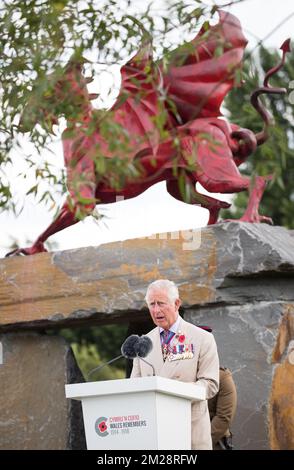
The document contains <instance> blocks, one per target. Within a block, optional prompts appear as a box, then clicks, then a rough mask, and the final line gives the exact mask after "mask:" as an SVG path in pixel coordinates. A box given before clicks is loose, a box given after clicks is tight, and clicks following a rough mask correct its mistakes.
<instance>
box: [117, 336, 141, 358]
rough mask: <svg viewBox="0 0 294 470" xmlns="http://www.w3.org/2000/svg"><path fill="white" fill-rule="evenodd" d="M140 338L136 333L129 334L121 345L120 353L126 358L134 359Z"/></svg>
mask: <svg viewBox="0 0 294 470" xmlns="http://www.w3.org/2000/svg"><path fill="white" fill-rule="evenodd" d="M140 340H141V338H140V337H139V336H138V335H131V336H129V337H128V338H127V339H126V340H125V342H124V343H123V344H122V346H121V353H122V355H123V356H124V357H126V358H127V359H134V358H135V357H136V356H137V349H136V348H137V346H138V344H139V342H140Z"/></svg>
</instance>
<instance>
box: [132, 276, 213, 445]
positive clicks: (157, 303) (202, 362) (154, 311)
mask: <svg viewBox="0 0 294 470" xmlns="http://www.w3.org/2000/svg"><path fill="white" fill-rule="evenodd" d="M145 299H146V302H147V305H148V308H149V312H150V315H151V317H152V320H153V322H154V323H155V325H156V328H154V329H153V330H152V331H150V332H149V333H148V334H147V336H149V338H150V339H151V340H152V343H153V349H152V351H151V352H150V353H149V355H148V356H147V357H146V360H147V361H148V362H149V363H150V364H152V365H153V366H154V369H155V373H156V375H159V376H161V377H167V378H169V379H175V380H180V381H182V382H193V383H197V384H202V385H203V386H204V387H205V389H206V399H209V398H212V397H213V396H214V395H215V394H216V393H217V391H218V382H219V359H218V354H217V348H216V344H215V340H214V337H213V335H212V334H211V333H208V332H207V331H204V330H203V329H201V328H198V327H197V326H195V325H192V324H191V323H188V322H186V321H185V320H183V319H182V318H181V317H180V316H179V307H180V305H181V301H180V298H179V292H178V288H177V286H176V285H175V284H174V283H173V282H171V281H168V280H167V279H164V280H163V279H160V280H158V281H155V282H153V283H152V284H150V285H149V286H148V289H147V294H146V297H145ZM148 375H152V369H151V367H150V366H149V365H148V364H146V363H145V362H141V361H139V359H134V363H133V370H132V373H131V377H145V376H148ZM171 412H172V410H171ZM191 446H192V449H197V450H200V449H212V442H211V426H210V418H209V412H208V407H207V400H205V401H200V402H192V444H191Z"/></svg>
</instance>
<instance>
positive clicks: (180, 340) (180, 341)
mask: <svg viewBox="0 0 294 470" xmlns="http://www.w3.org/2000/svg"><path fill="white" fill-rule="evenodd" d="M185 339H186V337H185V335H180V336H179V343H183V342H184V341H185Z"/></svg>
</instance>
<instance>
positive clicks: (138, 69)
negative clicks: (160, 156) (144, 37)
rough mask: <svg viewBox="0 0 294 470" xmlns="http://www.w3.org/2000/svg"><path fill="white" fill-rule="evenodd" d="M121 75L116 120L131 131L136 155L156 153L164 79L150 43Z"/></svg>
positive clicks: (123, 69) (125, 66) (129, 62)
mask: <svg viewBox="0 0 294 470" xmlns="http://www.w3.org/2000/svg"><path fill="white" fill-rule="evenodd" d="M121 77H122V83H121V89H120V93H119V96H118V98H117V101H116V103H115V104H114V106H113V108H112V112H113V113H114V114H113V119H114V120H115V122H117V123H119V124H120V125H121V126H122V127H123V129H124V130H125V131H127V133H128V137H129V146H130V148H132V150H133V155H134V154H138V152H140V150H143V149H144V150H146V149H148V150H149V151H151V154H153V155H155V154H156V152H157V147H158V143H159V134H160V131H159V129H158V126H157V125H156V123H155V119H156V116H159V115H160V112H161V111H160V107H161V108H162V109H163V110H164V108H163V105H162V104H161V103H160V101H159V100H158V87H159V83H160V80H161V78H160V75H159V71H158V68H157V67H156V65H155V64H154V62H153V59H152V48H151V44H150V43H147V44H145V45H143V46H142V47H141V49H140V50H139V51H138V52H137V54H136V55H135V56H133V57H132V58H131V59H130V60H129V61H128V62H127V63H126V64H125V65H124V66H123V67H122V68H121ZM134 149H135V151H134Z"/></svg>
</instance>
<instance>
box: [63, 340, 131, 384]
mask: <svg viewBox="0 0 294 470" xmlns="http://www.w3.org/2000/svg"><path fill="white" fill-rule="evenodd" d="M71 347H72V350H73V353H74V355H75V358H76V361H77V363H78V366H79V368H80V369H81V371H82V373H83V375H84V377H85V379H87V377H88V374H89V372H90V371H91V370H93V369H95V368H96V367H97V366H99V364H102V363H103V361H102V360H101V356H100V355H99V353H98V351H97V348H96V346H95V345H94V344H90V345H85V344H82V345H81V344H78V343H72V344H71ZM124 362H125V360H124V359H122V360H120V363H121V367H119V366H118V365H117V364H119V361H117V362H116V363H115V364H114V365H112V364H110V365H107V366H105V367H103V368H102V369H101V370H100V371H97V372H93V374H91V376H90V378H89V379H90V380H93V381H94V380H111V379H124V378H125V366H124Z"/></svg>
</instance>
